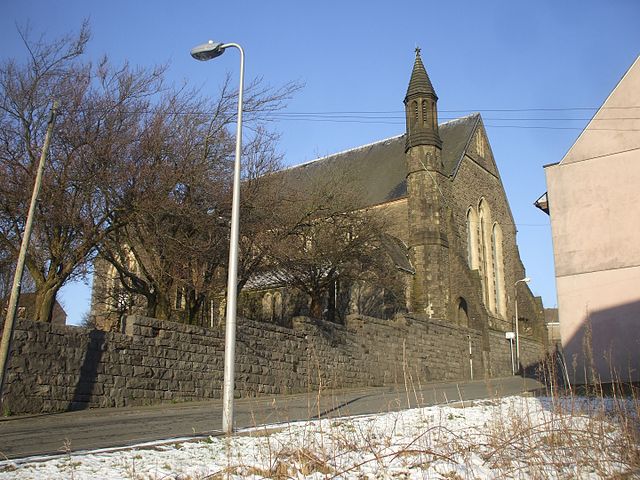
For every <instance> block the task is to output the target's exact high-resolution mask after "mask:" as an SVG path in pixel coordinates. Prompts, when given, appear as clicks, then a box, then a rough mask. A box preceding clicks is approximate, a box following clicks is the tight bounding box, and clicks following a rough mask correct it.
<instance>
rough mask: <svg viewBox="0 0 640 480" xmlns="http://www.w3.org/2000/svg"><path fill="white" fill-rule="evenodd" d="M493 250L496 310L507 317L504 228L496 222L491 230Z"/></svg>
mask: <svg viewBox="0 0 640 480" xmlns="http://www.w3.org/2000/svg"><path fill="white" fill-rule="evenodd" d="M491 250H492V253H493V284H494V301H495V305H496V312H497V313H499V314H500V315H502V316H503V317H505V318H506V316H507V298H506V297H507V296H506V289H505V284H504V258H503V253H502V228H500V225H499V224H498V223H497V222H496V223H494V224H493V229H492V232H491Z"/></svg>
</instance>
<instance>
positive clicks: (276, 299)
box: [273, 292, 282, 321]
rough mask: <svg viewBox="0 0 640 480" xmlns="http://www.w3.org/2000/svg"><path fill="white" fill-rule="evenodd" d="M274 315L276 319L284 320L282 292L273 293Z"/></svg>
mask: <svg viewBox="0 0 640 480" xmlns="http://www.w3.org/2000/svg"><path fill="white" fill-rule="evenodd" d="M273 316H274V318H275V320H276V321H279V320H282V294H281V293H280V292H276V293H274V294H273Z"/></svg>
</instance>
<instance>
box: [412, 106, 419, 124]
mask: <svg viewBox="0 0 640 480" xmlns="http://www.w3.org/2000/svg"><path fill="white" fill-rule="evenodd" d="M416 123H418V102H417V100H414V101H413V121H412V124H413V125H415V124H416Z"/></svg>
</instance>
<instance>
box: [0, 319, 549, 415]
mask: <svg viewBox="0 0 640 480" xmlns="http://www.w3.org/2000/svg"><path fill="white" fill-rule="evenodd" d="M494 337H495V338H494ZM498 337H499V334H497V333H496V334H495V335H493V336H490V338H491V340H490V342H487V341H486V337H483V335H482V332H481V331H480V330H476V329H469V328H465V327H463V326H458V325H453V324H449V323H446V322H440V321H436V320H425V319H420V318H413V317H408V316H407V317H398V318H396V319H395V320H391V321H384V320H379V319H373V318H370V317H363V316H350V317H348V318H347V322H346V325H337V324H332V323H327V322H319V321H314V320H310V319H308V318H303V317H297V318H295V319H293V328H287V327H282V326H278V325H274V324H269V323H262V322H255V321H251V320H247V319H244V318H243V319H239V322H238V331H237V346H236V359H237V361H236V390H237V393H238V394H239V395H240V396H255V395H260V394H276V393H295V392H304V391H309V390H311V391H316V390H318V389H319V388H345V387H362V386H379V385H394V384H399V385H406V384H407V383H408V384H411V383H413V384H415V385H419V384H421V383H424V382H428V381H434V380H457V379H468V378H470V362H469V343H471V348H472V354H473V371H474V378H483V376H484V375H485V373H487V374H488V372H489V371H491V372H492V373H493V375H507V374H510V368H506V369H505V368H503V367H504V365H502V364H507V366H509V365H510V363H507V361H505V360H504V358H503V357H504V356H505V353H504V349H505V348H506V351H507V352H508V342H507V341H506V340H505V339H504V338H502V339H501V340H500V338H498ZM487 343H488V344H489V345H490V347H491V350H492V351H491V352H487V351H486V348H487V347H486V346H487ZM483 347H484V350H485V351H484V352H483ZM522 349H523V352H524V351H525V350H526V351H527V353H526V354H523V358H534V356H536V355H539V354H540V352H542V346H541V345H539V344H536V343H533V342H530V344H529V343H526V344H525V343H524V342H523V344H522ZM529 349H530V350H531V351H530V352H529ZM223 357H224V332H223V331H222V330H221V329H207V328H202V327H195V326H190V325H185V324H179V323H172V322H161V321H158V320H155V319H149V318H144V317H138V316H130V317H128V318H126V320H125V322H124V328H123V332H122V333H117V332H103V331H98V330H88V329H83V328H78V327H70V326H60V325H52V324H46V323H37V322H31V321H27V320H20V321H18V322H17V324H16V330H15V335H14V341H13V350H12V356H11V360H10V363H9V371H8V377H7V385H6V390H5V392H6V393H5V404H4V405H5V410H6V412H5V413H9V412H10V413H38V412H55V411H65V410H73V409H80V408H90V407H112V406H125V405H140V404H152V403H160V402H175V401H187V400H201V399H207V398H219V397H220V395H221V391H222V377H223V373H222V372H223ZM507 358H508V357H507ZM487 362H491V364H492V365H491V366H490V368H487V365H485V364H486V363H487ZM509 362H510V360H509Z"/></svg>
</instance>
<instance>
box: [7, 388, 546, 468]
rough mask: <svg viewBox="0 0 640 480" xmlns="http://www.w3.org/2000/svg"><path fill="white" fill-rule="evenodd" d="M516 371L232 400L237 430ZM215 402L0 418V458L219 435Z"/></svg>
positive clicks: (381, 406)
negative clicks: (466, 378)
mask: <svg viewBox="0 0 640 480" xmlns="http://www.w3.org/2000/svg"><path fill="white" fill-rule="evenodd" d="M542 387H543V386H542V384H540V383H539V382H537V381H535V380H532V379H529V378H521V377H505V378H494V379H489V380H476V381H464V382H451V383H429V384H427V385H422V386H409V387H406V388H405V386H395V387H370V388H361V389H350V390H337V391H321V392H309V393H306V394H296V395H277V396H261V397H256V398H242V399H236V400H235V402H234V426H235V428H236V429H237V430H241V429H245V428H249V427H256V426H262V425H273V424H279V423H284V422H293V421H299V420H309V419H318V418H335V417H343V416H350V415H364V414H372V413H381V412H389V411H397V410H403V409H407V408H414V407H421V406H430V405H436V404H443V403H452V402H456V403H459V402H460V401H462V402H465V401H470V400H476V399H481V398H496V397H503V396H508V395H515V394H520V393H523V392H527V391H534V390H538V389H540V388H542ZM221 426H222V401H221V400H211V401H202V402H185V403H174V404H162V405H154V406H146V407H125V408H103V409H89V410H80V411H75V412H65V413H54V414H39V415H25V416H15V417H7V418H3V419H1V420H0V459H5V460H6V459H20V458H25V457H33V456H41V455H44V456H47V455H59V454H67V453H70V452H79V451H87V450H96V449H111V448H118V447H127V446H132V445H136V444H140V443H146V442H155V441H164V442H165V443H170V442H172V441H178V439H185V438H198V437H208V436H218V435H222V434H223V433H222V431H221Z"/></svg>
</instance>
